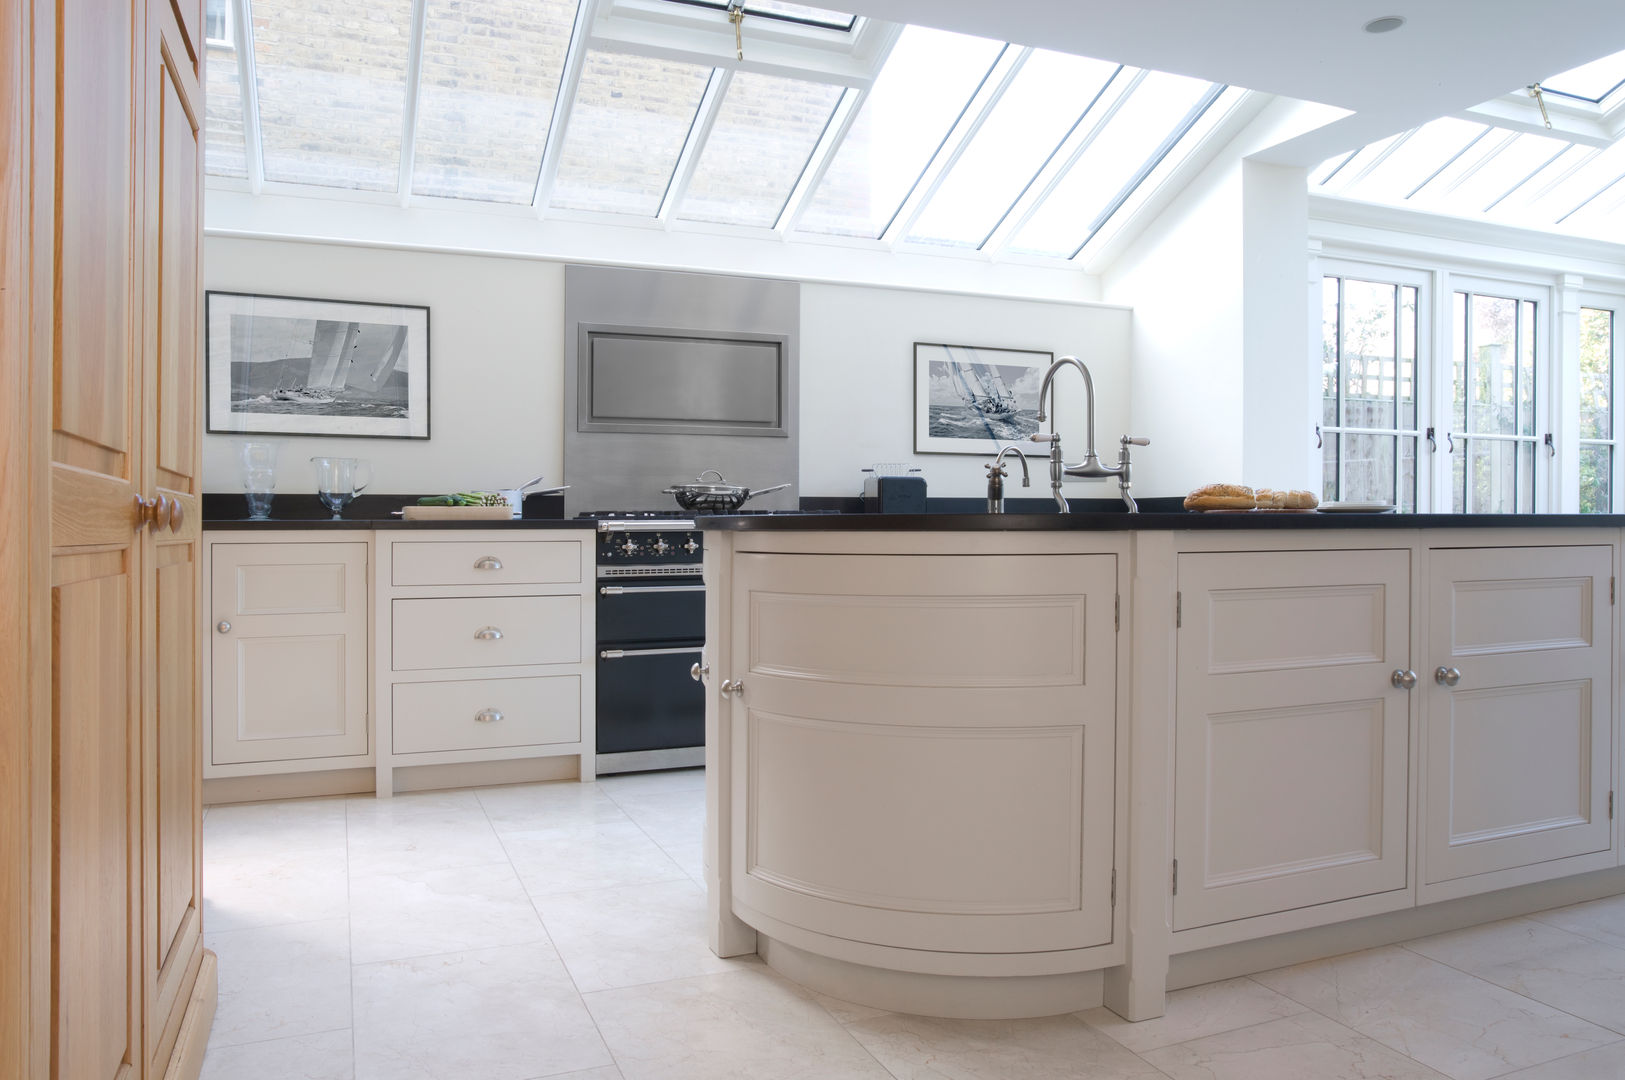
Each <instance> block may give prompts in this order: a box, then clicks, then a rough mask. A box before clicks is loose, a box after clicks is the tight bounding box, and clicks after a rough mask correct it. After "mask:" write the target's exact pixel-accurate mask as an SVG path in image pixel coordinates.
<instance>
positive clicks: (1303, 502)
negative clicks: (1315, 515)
mask: <svg viewBox="0 0 1625 1080" xmlns="http://www.w3.org/2000/svg"><path fill="white" fill-rule="evenodd" d="M1282 494H1283V495H1284V497H1285V499H1286V502H1285V503H1284V504H1283V505H1284V506H1286V507H1287V508H1288V509H1290V510H1313V509H1314V508H1315V507H1317V506H1319V505H1320V499H1319V497H1318V496H1316V495H1315V493H1314V492H1313V491H1301V490H1295V491H1287V492H1283V493H1282Z"/></svg>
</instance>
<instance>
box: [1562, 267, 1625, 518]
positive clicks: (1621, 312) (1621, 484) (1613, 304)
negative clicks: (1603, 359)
mask: <svg viewBox="0 0 1625 1080" xmlns="http://www.w3.org/2000/svg"><path fill="white" fill-rule="evenodd" d="M1576 299H1577V301H1578V303H1577V304H1576V305H1575V316H1576V318H1575V340H1574V342H1573V353H1574V360H1573V364H1572V367H1573V369H1574V379H1573V382H1574V387H1575V421H1576V423H1575V428H1574V438H1573V444H1574V447H1575V451H1576V452H1575V455H1574V467H1575V479H1576V485H1578V479H1579V468H1580V455H1579V452H1578V451H1579V449H1580V448H1581V447H1585V446H1608V447H1611V448H1612V449H1613V454H1612V455H1611V461H1612V466H1613V467H1612V470H1611V472H1610V474H1609V478H1608V512H1609V513H1613V514H1617V513H1620V512H1621V509H1622V504H1621V502H1620V499H1621V496H1622V495H1625V462H1621V460H1620V458H1621V454H1622V453H1625V438H1621V435H1620V422H1621V420H1622V419H1625V410H1621V408H1620V405H1621V398H1620V393H1621V391H1622V390H1625V371H1621V368H1622V367H1625V345H1622V344H1621V340H1620V339H1621V337H1625V332H1622V331H1625V294H1620V293H1610V292H1596V291H1591V290H1584V291H1580V292H1579V293H1578V294H1577V297H1576ZM1582 308H1592V309H1597V310H1602V311H1609V312H1612V313H1613V316H1614V318H1613V341H1612V344H1613V356H1612V357H1611V358H1610V361H1611V374H1612V376H1613V385H1612V386H1611V387H1610V392H1611V393H1612V395H1613V396H1612V398H1611V399H1610V401H1609V407H1610V411H1611V413H1612V415H1611V416H1610V418H1609V433H1610V435H1611V436H1612V437H1611V438H1607V439H1584V438H1581V437H1580V429H1579V423H1578V421H1579V388H1580V380H1579V371H1580V349H1579V313H1580V309H1582ZM1565 344H1567V342H1565ZM1578 498H1579V496H1578V487H1576V495H1575V499H1576V502H1575V505H1574V506H1573V507H1572V509H1573V510H1574V511H1575V512H1576V513H1578V512H1579V509H1580V507H1579V502H1578Z"/></svg>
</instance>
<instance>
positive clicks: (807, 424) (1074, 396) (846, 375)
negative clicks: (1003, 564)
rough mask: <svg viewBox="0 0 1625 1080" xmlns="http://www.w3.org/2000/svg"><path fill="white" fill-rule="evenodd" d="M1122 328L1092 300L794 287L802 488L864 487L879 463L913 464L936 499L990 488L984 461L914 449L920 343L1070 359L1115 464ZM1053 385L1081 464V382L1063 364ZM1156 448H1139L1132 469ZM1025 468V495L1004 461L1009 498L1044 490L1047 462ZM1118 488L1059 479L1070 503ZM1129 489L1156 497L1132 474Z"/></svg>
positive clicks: (1065, 437) (1125, 394)
mask: <svg viewBox="0 0 1625 1080" xmlns="http://www.w3.org/2000/svg"><path fill="white" fill-rule="evenodd" d="M1129 323H1130V313H1129V312H1128V311H1126V310H1124V309H1122V308H1114V307H1107V306H1104V305H1099V304H1083V303H1064V302H1042V301H1022V300H1000V299H993V298H988V297H976V296H959V295H951V294H947V293H931V292H919V291H915V290H907V289H872V288H857V287H851V286H841V285H804V286H802V290H801V493H802V494H803V495H836V496H841V495H844V496H852V495H858V494H861V493H862V489H863V473H862V471H861V470H862V469H863V468H864V467H865V466H868V465H873V464H875V463H877V462H909V463H912V464H915V465H918V466H920V467H921V469H922V474H921V475H923V476H924V477H925V479H926V485H927V492H928V493H929V494H930V495H933V496H965V497H979V496H981V495H984V494H985V493H986V491H987V472H986V470H985V469H984V468H983V466H984V465H985V464H986V463H987V462H988V461H989V460H990V458H989V457H988V456H985V455H980V454H976V455H963V454H916V453H914V421H913V403H914V343H915V342H917V341H924V342H940V343H945V344H952V345H959V344H963V345H981V346H990V347H1001V348H1011V349H1036V350H1041V351H1044V352H1052V353H1054V354H1055V355H1056V356H1063V355H1076V356H1077V357H1078V358H1079V359H1081V360H1082V361H1083V362H1084V363H1085V364H1086V365H1087V366H1088V368H1089V371H1090V373H1091V375H1092V376H1093V378H1094V384H1095V393H1096V397H1097V401H1096V406H1095V407H1096V413H1097V416H1096V420H1097V434H1096V439H1097V441H1098V443H1099V447H1098V449H1099V450H1100V452H1101V456H1102V457H1103V458H1104V459H1105V460H1106V462H1107V463H1108V464H1110V463H1113V462H1115V461H1116V460H1117V439H1118V436H1120V435H1123V434H1127V433H1129V430H1128V427H1127V423H1128V416H1129V369H1130V364H1129ZM1056 385H1057V388H1058V389H1057V393H1058V395H1059V402H1060V404H1059V408H1058V410H1057V411H1058V412H1059V413H1060V419H1061V426H1060V431H1061V436H1062V446H1063V448H1064V449H1065V451H1066V458H1067V460H1068V461H1077V460H1078V459H1080V458H1082V457H1083V447H1084V434H1083V394H1082V391H1081V385H1082V380H1080V379H1079V378H1078V376H1077V373H1076V372H1072V371H1063V372H1062V373H1061V374H1060V375H1058V376H1057V384H1056ZM1032 450H1033V451H1034V452H1035V453H1037V454H1040V455H1042V454H1045V453H1047V450H1046V449H1045V448H1043V447H1036V446H1035V447H1032ZM1156 451H1157V448H1156V447H1155V446H1153V447H1149V448H1147V449H1144V450H1139V451H1138V453H1137V455H1136V458H1135V468H1136V469H1139V463H1140V461H1142V460H1150V459H1151V458H1152V457H1154V456H1155V454H1156ZM1031 467H1032V470H1033V486H1032V488H1031V489H1030V490H1027V491H1023V490H1022V489H1021V487H1020V486H1019V484H1020V480H1019V472H1018V469H1017V467H1016V466H1011V468H1010V470H1009V471H1010V473H1011V477H1012V481H1013V483H1012V484H1010V485H1008V486H1007V487H1006V491H1005V494H1006V496H1007V497H1018V496H1020V497H1027V496H1031V497H1038V498H1047V497H1048V496H1049V473H1048V471H1047V468H1048V466H1047V462H1046V461H1045V459H1044V458H1043V457H1039V458H1038V459H1036V460H1034V461H1033V462H1032V466H1031ZM1137 475H1138V474H1137ZM1116 493H1117V485H1116V482H1115V481H1111V482H1109V483H1108V482H1107V481H1099V480H1097V481H1068V482H1067V496H1068V497H1069V498H1072V497H1082V498H1095V497H1104V498H1111V497H1115V495H1116ZM1135 493H1136V494H1138V495H1157V494H1163V492H1160V491H1158V490H1156V489H1154V488H1152V487H1149V486H1147V485H1144V484H1141V483H1140V482H1139V481H1138V480H1136V482H1135Z"/></svg>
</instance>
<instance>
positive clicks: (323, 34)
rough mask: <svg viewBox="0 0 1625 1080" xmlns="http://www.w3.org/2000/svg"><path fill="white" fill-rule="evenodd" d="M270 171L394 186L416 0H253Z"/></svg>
mask: <svg viewBox="0 0 1625 1080" xmlns="http://www.w3.org/2000/svg"><path fill="white" fill-rule="evenodd" d="M252 10H253V19H254V28H253V29H254V67H255V75H256V81H257V82H258V90H259V102H260V142H261V144H262V147H263V152H264V160H265V178H266V179H267V180H278V181H286V182H289V183H295V184H320V185H324V186H327V187H341V188H360V189H365V190H375V191H394V190H395V189H396V187H397V185H398V181H399V178H400V158H401V117H402V114H403V113H404V111H405V107H406V54H407V49H408V46H409V41H410V38H411V27H412V3H411V0H377V2H374V3H367V4H356V3H353V2H351V0H253V9H252Z"/></svg>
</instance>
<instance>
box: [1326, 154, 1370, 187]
mask: <svg viewBox="0 0 1625 1080" xmlns="http://www.w3.org/2000/svg"><path fill="white" fill-rule="evenodd" d="M1364 149H1365V147H1364V146H1356V147H1355V148H1354V149H1353V150H1350V151H1349V154H1348V157H1346V158H1344V159H1343V160H1342V161H1339V162H1338V163H1337V168H1335V169H1333V170H1332V171H1331V172H1329V173H1327V174H1326V175H1325V176H1323V177H1321V178H1320V186H1321V187H1325V186H1326V185H1327V184H1329V183H1331V182H1332V178H1333V177H1335V176H1336V175H1337V174H1338V173H1340V172H1342V171H1343V166H1345V165H1347V164H1348V163H1349V162H1351V161H1353V160H1354V159H1355V158H1356V157H1357V156H1359V153H1360V151H1361V150H1364Z"/></svg>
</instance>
